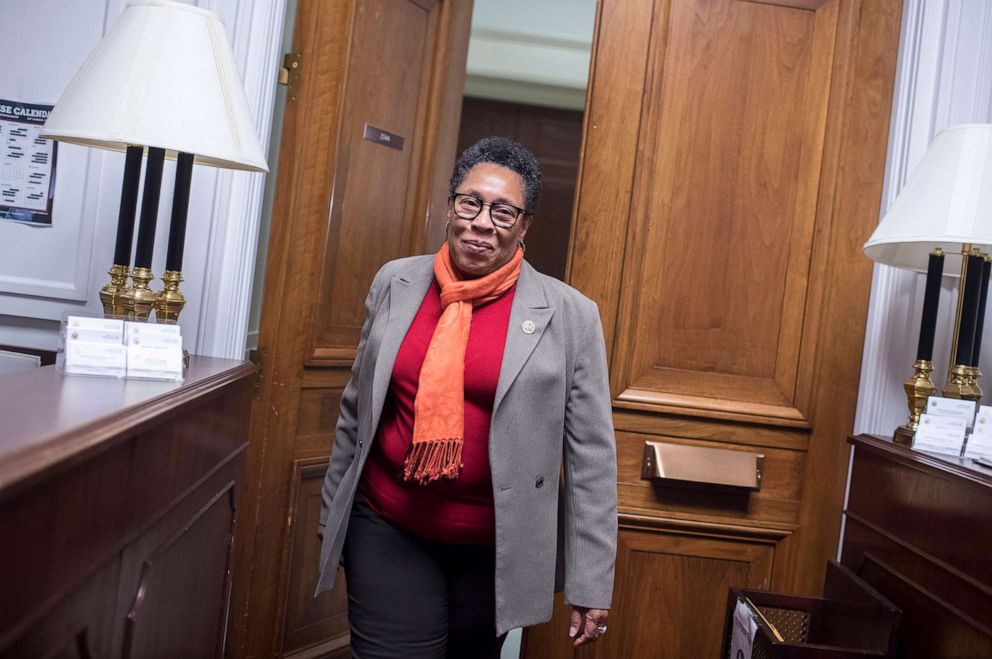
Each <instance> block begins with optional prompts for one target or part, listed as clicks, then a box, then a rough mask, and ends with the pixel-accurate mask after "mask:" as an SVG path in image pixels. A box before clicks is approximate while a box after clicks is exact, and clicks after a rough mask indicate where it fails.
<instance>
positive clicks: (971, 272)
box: [944, 250, 987, 401]
mask: <svg viewBox="0 0 992 659" xmlns="http://www.w3.org/2000/svg"><path fill="white" fill-rule="evenodd" d="M962 258H967V265H964V264H963V265H962V271H963V273H964V276H963V279H964V281H963V282H962V283H961V286H960V293H959V297H958V306H959V310H960V311H959V313H958V323H957V336H956V337H955V339H956V342H955V347H954V357H953V358H952V362H953V365H952V366H951V369H950V371H948V373H947V384H946V385H945V387H944V396H946V397H948V398H962V399H965V400H975V401H977V400H978V399H979V398H981V395H982V392H981V390H980V389H978V380H977V376H976V374H975V371H976V370H977V369H976V368H975V367H974V366H973V365H972V357H973V355H974V351H975V350H974V349H975V336H976V331H977V329H978V308H979V306H981V294H982V278H983V271H984V269H985V259H984V258H982V257H981V256H979V255H977V254H975V252H974V251H973V250H969V251H968V252H967V257H965V256H964V255H962ZM986 290H987V289H986Z"/></svg>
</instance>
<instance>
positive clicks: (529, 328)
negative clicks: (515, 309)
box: [520, 320, 537, 334]
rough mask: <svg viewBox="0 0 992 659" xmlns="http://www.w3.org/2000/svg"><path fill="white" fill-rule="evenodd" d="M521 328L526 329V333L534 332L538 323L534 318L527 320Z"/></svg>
mask: <svg viewBox="0 0 992 659" xmlns="http://www.w3.org/2000/svg"><path fill="white" fill-rule="evenodd" d="M520 329H522V330H523V331H524V334H533V333H534V330H536V329H537V325H535V324H534V321H533V320H525V321H524V322H523V325H521V326H520Z"/></svg>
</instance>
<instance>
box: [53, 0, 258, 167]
mask: <svg viewBox="0 0 992 659" xmlns="http://www.w3.org/2000/svg"><path fill="white" fill-rule="evenodd" d="M41 134H42V136H43V137H47V138H50V139H53V140H58V141H61V142H71V143H73V144H82V145H84V146H91V147H97V148H102V149H113V150H117V151H122V150H124V149H125V148H126V147H127V145H129V144H138V145H142V146H153V147H160V148H164V149H166V157H168V158H175V157H176V153H177V152H180V151H182V152H186V153H192V154H195V162H197V163H200V164H203V165H212V166H214V167H224V168H230V169H242V170H248V171H263V172H267V171H268V165H267V164H266V162H265V153H264V152H263V150H262V145H261V142H260V141H259V139H258V133H257V132H256V130H255V126H254V123H253V122H252V118H251V112H250V111H249V109H248V100H247V98H246V97H245V91H244V87H243V86H242V83H241V79H240V78H239V76H238V72H237V68H236V67H235V64H234V55H233V53H232V52H231V46H230V43H229V42H228V40H227V33H226V32H225V30H224V25H223V24H222V23H221V21H220V18H219V17H218V16H217V14H215V13H213V12H211V11H206V10H204V9H199V8H197V7H193V6H190V5H186V4H183V3H181V2H169V1H168V0H137V1H134V2H132V3H131V4H129V5H128V6H127V7H126V8H125V9H124V12H123V13H122V14H121V16H120V18H119V19H118V20H117V23H116V24H115V25H114V27H113V28H112V29H111V30H110V32H109V33H108V34H107V35H106V36H105V37H104V38H103V40H102V41H101V42H100V43H99V44H98V45H97V47H96V49H95V50H94V51H93V52H92V53H91V54H90V56H89V58H88V59H87V60H86V62H85V63H84V64H83V66H82V68H81V69H80V70H79V72H78V73H76V77H75V78H73V80H72V82H71V83H70V84H69V86H68V87H67V88H66V90H65V92H63V94H62V98H60V99H59V102H58V103H57V104H56V105H55V108H54V109H53V110H52V112H51V113H50V114H49V117H48V121H47V122H46V123H45V127H44V129H43V130H42V133H41Z"/></svg>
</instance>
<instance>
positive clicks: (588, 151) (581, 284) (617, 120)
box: [566, 0, 664, 363]
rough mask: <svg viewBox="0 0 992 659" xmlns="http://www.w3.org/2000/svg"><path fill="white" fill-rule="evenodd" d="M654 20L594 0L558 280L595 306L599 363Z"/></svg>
mask: <svg viewBox="0 0 992 659" xmlns="http://www.w3.org/2000/svg"><path fill="white" fill-rule="evenodd" d="M654 13H655V6H654V3H653V2H652V1H651V0H638V1H631V0H599V6H598V7H597V16H596V30H595V33H594V35H593V43H592V52H591V54H590V65H589V67H590V68H589V86H588V92H587V94H586V111H585V117H584V128H583V134H582V144H583V146H582V157H581V161H580V163H579V179H578V183H577V184H576V188H577V195H576V204H575V212H574V215H575V219H574V220H573V221H572V229H571V237H570V239H569V243H570V245H571V250H570V252H569V257H568V265H567V268H566V277H567V279H568V281H569V282H570V283H571V284H572V285H573V286H575V287H576V288H578V289H579V290H581V291H582V292H583V293H585V294H586V295H588V296H589V297H590V298H592V299H593V300H594V301H595V302H596V303H597V304H599V313H600V317H601V318H602V320H603V334H604V335H605V338H606V346H607V357H609V356H610V353H611V348H612V346H613V334H614V327H615V324H616V316H617V302H618V296H617V294H616V291H617V290H618V289H619V282H620V277H621V272H622V269H623V253H624V244H625V241H626V236H627V218H628V214H629V211H630V203H631V199H630V194H631V185H632V180H633V176H634V169H635V163H636V157H635V156H636V153H637V144H638V138H639V132H640V126H641V106H642V97H643V96H644V95H645V94H650V88H646V87H645V85H646V81H647V79H648V77H647V74H648V70H649V66H650V64H649V62H648V45H649V41H650V39H651V32H652V29H658V28H659V26H655V25H654V22H655V21H654ZM663 18H664V17H662V20H661V26H660V28H661V29H662V31H664V20H663ZM580 245H581V246H582V249H578V246H580ZM611 363H612V361H611Z"/></svg>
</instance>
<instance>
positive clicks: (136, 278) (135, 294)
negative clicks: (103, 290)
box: [123, 268, 155, 322]
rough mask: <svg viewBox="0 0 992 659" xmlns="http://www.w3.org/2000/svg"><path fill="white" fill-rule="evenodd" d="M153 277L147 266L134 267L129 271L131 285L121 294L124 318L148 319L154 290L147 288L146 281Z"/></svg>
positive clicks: (153, 303) (153, 300)
mask: <svg viewBox="0 0 992 659" xmlns="http://www.w3.org/2000/svg"><path fill="white" fill-rule="evenodd" d="M154 278H155V276H154V275H153V274H152V271H151V270H149V269H148V268H135V269H134V270H132V271H131V281H132V282H133V286H132V287H131V288H130V289H128V290H127V291H126V292H125V294H124V295H123V306H124V317H125V318H127V319H128V320H137V321H141V322H144V321H146V320H148V316H150V315H151V313H152V309H153V308H154V307H155V292H154V291H152V290H151V289H149V288H148V282H150V281H151V280H152V279H154Z"/></svg>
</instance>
